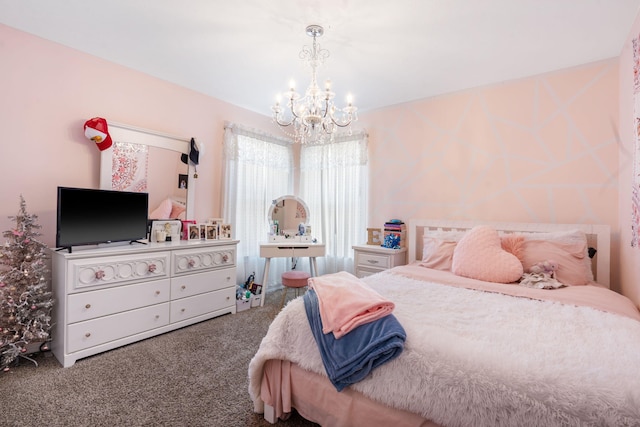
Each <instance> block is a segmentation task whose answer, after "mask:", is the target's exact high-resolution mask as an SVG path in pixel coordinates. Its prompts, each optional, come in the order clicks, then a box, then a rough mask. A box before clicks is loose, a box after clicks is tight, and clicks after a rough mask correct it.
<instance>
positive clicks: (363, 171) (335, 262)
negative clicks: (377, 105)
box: [223, 124, 369, 289]
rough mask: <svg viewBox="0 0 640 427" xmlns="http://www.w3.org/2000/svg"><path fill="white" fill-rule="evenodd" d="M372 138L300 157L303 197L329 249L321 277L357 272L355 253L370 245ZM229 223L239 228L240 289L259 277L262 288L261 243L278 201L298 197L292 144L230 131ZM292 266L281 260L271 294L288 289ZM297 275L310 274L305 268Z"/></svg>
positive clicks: (274, 264) (309, 149)
mask: <svg viewBox="0 0 640 427" xmlns="http://www.w3.org/2000/svg"><path fill="white" fill-rule="evenodd" d="M367 144H368V142H367V136H366V134H365V133H357V134H354V135H351V136H346V135H345V136H337V137H336V138H335V142H334V143H331V144H325V145H317V146H314V145H311V146H306V145H305V146H302V147H301V149H300V162H299V164H300V191H299V196H300V197H301V198H302V199H303V200H304V201H305V202H306V204H307V206H308V207H309V211H310V215H309V216H310V219H309V223H310V225H311V230H312V233H311V234H312V236H313V237H314V238H317V239H318V240H319V241H320V242H323V243H324V244H325V245H326V256H325V257H323V258H318V270H319V274H326V273H335V272H337V271H343V270H344V271H349V272H352V273H353V272H354V260H353V255H352V254H353V250H352V248H351V247H352V246H353V245H356V244H362V243H363V242H365V241H366V239H367V236H366V227H367V219H368V211H367V208H368V194H369V189H368V178H369V177H368V165H367ZM224 157H225V170H224V195H223V197H224V200H223V216H224V218H225V220H228V221H229V222H231V223H232V224H233V226H234V230H235V238H236V239H238V240H240V243H239V244H238V256H237V266H238V281H244V279H245V278H246V277H248V276H249V275H250V274H251V273H253V272H255V274H256V278H257V279H258V280H262V274H263V271H264V259H262V258H260V243H262V242H265V241H266V240H267V233H268V230H269V224H268V220H267V214H268V211H269V207H270V206H271V203H272V201H273V200H274V199H276V198H278V197H280V196H284V195H293V194H294V191H293V190H294V176H295V173H294V165H295V161H294V157H293V149H292V146H291V142H290V141H288V140H286V139H281V138H277V137H274V136H271V135H268V134H265V133H263V132H259V131H255V130H250V129H246V128H243V127H240V126H238V125H233V124H227V125H226V126H225V137H224ZM290 268H291V260H290V259H284V258H274V259H272V260H271V264H270V274H269V275H270V277H271V279H270V281H269V283H268V284H267V286H268V289H273V285H274V284H280V276H281V274H282V273H283V272H284V271H286V270H288V269H290ZM297 268H299V269H304V270H306V269H308V263H306V262H298V263H297Z"/></svg>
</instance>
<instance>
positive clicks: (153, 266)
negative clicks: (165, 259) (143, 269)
mask: <svg viewBox="0 0 640 427" xmlns="http://www.w3.org/2000/svg"><path fill="white" fill-rule="evenodd" d="M156 268H157V267H156V265H155V264H149V267H148V270H149V273H153V272H155V271H156Z"/></svg>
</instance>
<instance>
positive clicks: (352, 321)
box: [309, 271, 395, 339]
mask: <svg viewBox="0 0 640 427" xmlns="http://www.w3.org/2000/svg"><path fill="white" fill-rule="evenodd" d="M309 287H310V288H311V289H313V290H315V292H316V295H317V296H318V305H319V309H320V318H321V319H322V332H323V333H325V334H328V333H330V332H333V335H334V336H335V338H336V339H339V338H340V337H342V336H344V335H345V334H347V333H349V331H351V330H353V329H355V328H356V327H358V326H360V325H363V324H365V323H369V322H373V321H374V320H378V319H380V318H382V317H384V316H387V315H389V314H391V312H392V311H393V309H394V307H395V305H394V304H393V303H392V302H391V301H389V300H387V299H385V298H383V297H382V296H381V295H380V294H379V293H377V292H376V291H374V290H373V289H371V288H370V287H369V286H367V285H366V284H365V283H364V282H362V281H361V280H360V279H358V278H357V277H356V276H354V275H353V274H350V273H347V272H346V271H341V272H338V273H334V274H325V275H324V276H320V277H312V278H310V279H309Z"/></svg>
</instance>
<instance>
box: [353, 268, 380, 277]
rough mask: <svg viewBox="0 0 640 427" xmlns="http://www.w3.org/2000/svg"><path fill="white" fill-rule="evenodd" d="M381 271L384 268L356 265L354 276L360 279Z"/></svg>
mask: <svg viewBox="0 0 640 427" xmlns="http://www.w3.org/2000/svg"><path fill="white" fill-rule="evenodd" d="M381 271H384V269H382V268H372V267H361V266H357V267H356V277H358V278H359V279H362V278H363V277H367V276H371V275H372V274H376V273H380V272H381Z"/></svg>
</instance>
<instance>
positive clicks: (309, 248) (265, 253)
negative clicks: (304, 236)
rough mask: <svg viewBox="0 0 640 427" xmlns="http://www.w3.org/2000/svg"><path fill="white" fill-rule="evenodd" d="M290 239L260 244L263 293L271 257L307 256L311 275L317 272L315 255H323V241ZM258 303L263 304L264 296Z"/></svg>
mask: <svg viewBox="0 0 640 427" xmlns="http://www.w3.org/2000/svg"><path fill="white" fill-rule="evenodd" d="M291 240H292V241H291V242H289V241H287V240H283V241H280V242H269V243H261V244H260V256H261V257H262V258H264V275H263V276H262V286H263V288H262V292H263V293H266V292H267V283H268V279H269V265H270V263H271V258H305V257H306V258H309V268H310V269H311V275H312V276H316V275H317V274H318V265H317V263H316V257H321V256H324V254H325V245H324V243H312V242H295V241H293V239H291ZM260 305H261V306H262V305H264V298H262V300H261V301H260Z"/></svg>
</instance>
